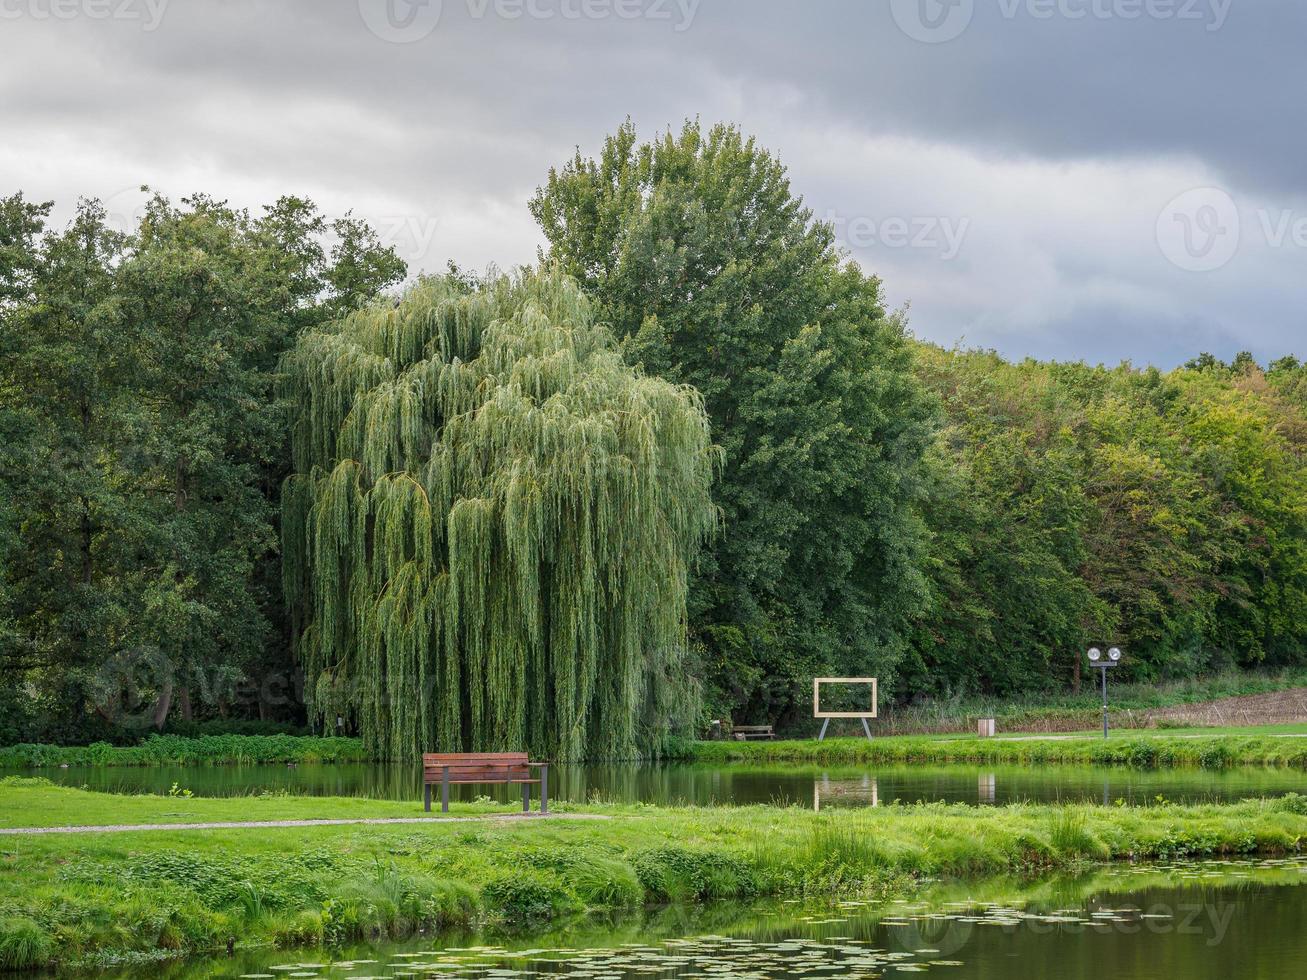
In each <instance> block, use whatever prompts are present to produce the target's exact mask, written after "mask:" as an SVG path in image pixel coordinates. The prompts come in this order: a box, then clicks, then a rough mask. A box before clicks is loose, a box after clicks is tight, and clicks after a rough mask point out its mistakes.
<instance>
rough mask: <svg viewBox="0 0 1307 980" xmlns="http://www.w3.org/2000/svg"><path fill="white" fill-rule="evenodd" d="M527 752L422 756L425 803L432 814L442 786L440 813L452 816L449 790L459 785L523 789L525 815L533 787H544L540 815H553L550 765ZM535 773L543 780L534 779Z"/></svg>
mask: <svg viewBox="0 0 1307 980" xmlns="http://www.w3.org/2000/svg"><path fill="white" fill-rule="evenodd" d="M530 758H531V757H530V756H529V755H527V754H526V753H525V752H427V753H425V754H424V755H423V756H422V802H423V806H424V808H425V809H426V811H427V812H428V813H430V812H431V787H432V786H434V785H437V784H439V786H440V811H441V812H442V813H448V812H449V787H450V786H452V785H456V784H459V783H463V784H467V783H487V784H505V783H511V784H514V785H517V784H520V785H521V786H522V812H523V813H527V812H529V811H530V810H531V786H532V784H533V783H539V784H540V812H541V813H548V812H549V764H548V763H547V762H531V761H530ZM532 770H537V771H539V773H540V777H539V778H538V779H537V778H533V777H532V775H531V773H532Z"/></svg>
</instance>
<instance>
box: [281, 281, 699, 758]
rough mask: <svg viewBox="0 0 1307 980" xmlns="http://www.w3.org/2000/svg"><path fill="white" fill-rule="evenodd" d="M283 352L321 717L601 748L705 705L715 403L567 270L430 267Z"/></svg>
mask: <svg viewBox="0 0 1307 980" xmlns="http://www.w3.org/2000/svg"><path fill="white" fill-rule="evenodd" d="M283 367H284V369H285V373H286V376H287V378H288V383H289V385H290V388H291V390H290V394H291V397H292V399H293V401H294V404H295V405H296V418H295V424H294V429H293V448H294V461H295V466H294V469H295V473H294V475H292V476H291V477H290V478H289V479H288V480H287V481H286V484H285V486H284V488H283V498H282V510H283V537H284V542H283V544H284V569H285V571H284V579H285V581H284V585H285V589H286V594H287V598H288V601H289V603H290V606H291V610H292V615H293V619H294V625H295V629H296V634H297V640H296V650H297V654H298V656H299V658H300V660H301V662H302V664H303V666H304V670H305V676H306V678H307V680H308V685H307V687H308V690H307V699H308V701H309V706H310V710H311V711H312V712H313V713H314V715H315V717H316V718H317V719H319V721H322V722H326V723H327V724H330V725H334V722H335V718H336V717H337V715H338V714H340V715H344V716H345V717H347V718H350V719H351V720H352V721H353V722H354V723H355V724H356V725H357V728H358V730H359V731H360V733H361V734H362V736H363V738H364V739H365V741H366V742H367V744H368V746H369V748H370V749H371V750H373V751H375V752H376V753H378V755H379V756H381V757H385V758H411V757H413V756H415V755H416V754H417V753H420V752H422V751H424V750H428V751H429V750H433V749H436V748H439V749H443V750H446V751H462V750H487V751H489V750H496V749H501V750H510V749H511V750H518V749H523V748H529V749H530V751H532V752H535V753H543V754H545V755H547V756H549V757H553V758H565V759H580V758H630V757H632V756H633V755H636V754H639V753H646V752H649V751H651V750H653V749H656V746H657V743H658V740H659V739H660V738H661V737H662V736H663V735H664V734H665V733H666V732H667V731H668V730H669V727H670V726H671V725H672V724H673V722H674V721H675V720H677V719H680V720H683V721H688V720H690V719H689V713H690V712H691V711H692V708H693V688H692V684H691V682H689V681H688V680H687V678H686V671H685V662H684V657H685V597H686V575H687V571H688V565H689V562H690V561H691V560H692V558H693V556H694V554H695V552H696V550H697V549H698V547H699V545H700V543H701V541H702V540H703V538H704V537H705V536H706V535H707V534H709V533H710V532H711V530H712V526H713V523H714V521H715V510H714V508H713V506H712V503H711V500H710V497H709V486H710V482H711V478H712V469H713V465H714V450H713V448H712V446H711V443H710V439H709V431H708V421H707V417H706V416H705V414H704V411H703V407H702V404H701V402H700V399H699V396H698V395H697V394H696V393H695V392H694V390H693V389H690V388H684V387H677V386H675V385H672V384H669V383H668V382H665V381H662V380H659V379H656V378H651V377H646V376H644V375H643V374H642V373H641V372H640V371H638V370H636V369H634V368H632V367H630V366H628V365H627V364H625V363H624V362H623V360H622V358H621V356H620V354H619V353H618V352H617V351H616V349H615V348H614V346H613V345H612V343H611V338H610V335H609V334H608V332H607V330H605V329H604V328H603V327H601V326H599V325H597V324H595V323H594V322H593V319H592V316H591V313H590V310H589V307H588V305H587V303H586V300H585V298H584V297H583V296H582V295H581V293H580V291H579V290H578V288H577V287H576V286H575V284H574V283H573V282H572V281H571V280H570V279H568V278H566V277H565V276H562V275H561V274H559V273H557V272H555V271H550V270H544V271H540V272H534V273H522V274H519V275H517V276H514V277H508V276H500V277H494V278H492V279H491V280H489V281H488V282H487V283H486V284H485V285H484V286H483V287H481V288H480V289H478V290H477V291H475V292H472V293H470V294H469V293H468V292H467V291H466V288H465V286H463V285H462V284H460V283H458V282H456V281H453V280H449V279H440V278H437V279H431V280H426V281H423V282H422V283H420V284H419V285H417V286H415V287H413V288H412V289H411V290H409V291H408V292H407V293H406V295H405V296H404V297H403V299H402V300H401V301H400V302H399V303H398V304H390V303H387V304H379V305H374V306H371V307H369V308H366V309H362V310H360V311H358V312H355V313H352V314H351V315H349V316H347V317H345V318H344V319H342V320H340V321H338V322H336V323H334V324H332V325H330V326H328V327H327V328H325V329H320V330H317V331H314V332H312V333H309V334H307V335H305V336H304V337H303V338H302V339H301V341H300V342H299V343H298V344H297V346H296V347H295V349H294V350H293V351H291V352H290V353H289V354H288V355H287V357H286V359H285V362H284V365H283Z"/></svg>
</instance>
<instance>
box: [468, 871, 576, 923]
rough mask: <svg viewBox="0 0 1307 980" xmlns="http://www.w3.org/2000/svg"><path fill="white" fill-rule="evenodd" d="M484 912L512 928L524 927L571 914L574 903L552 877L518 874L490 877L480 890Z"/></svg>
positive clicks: (525, 873)
mask: <svg viewBox="0 0 1307 980" xmlns="http://www.w3.org/2000/svg"><path fill="white" fill-rule="evenodd" d="M481 898H482V902H483V903H484V905H485V907H486V911H488V912H490V913H492V914H494V915H496V916H498V917H500V918H502V919H503V920H504V921H505V922H507V923H510V924H512V925H515V926H518V925H526V924H530V923H535V922H541V921H543V920H547V919H552V918H555V917H557V916H559V915H561V914H563V913H564V912H571V911H574V910H575V908H576V900H575V899H574V898H573V897H572V896H571V895H570V894H568V892H567V890H566V889H565V888H564V887H563V883H562V882H561V881H559V880H558V878H557V877H555V876H553V875H546V874H543V873H541V872H538V871H517V872H512V873H509V874H504V875H500V876H499V877H496V878H492V879H491V880H490V881H489V882H487V883H486V885H485V887H484V888H483V889H482V890H481Z"/></svg>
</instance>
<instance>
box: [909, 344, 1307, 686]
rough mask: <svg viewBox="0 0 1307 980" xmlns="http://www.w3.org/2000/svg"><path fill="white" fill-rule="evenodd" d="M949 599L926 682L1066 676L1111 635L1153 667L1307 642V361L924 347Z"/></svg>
mask: <svg viewBox="0 0 1307 980" xmlns="http://www.w3.org/2000/svg"><path fill="white" fill-rule="evenodd" d="M919 365H920V367H919V370H920V372H921V375H922V377H923V379H924V380H926V381H927V383H928V384H929V385H930V386H931V387H932V389H933V390H935V391H936V392H937V394H938V395H939V397H940V400H941V403H942V404H943V405H944V407H945V412H946V416H947V421H946V424H945V426H944V427H943V429H942V430H941V432H940V435H939V438H938V440H937V441H936V444H935V446H934V449H933V451H932V453H931V455H930V457H929V470H930V472H931V474H932V476H931V491H930V493H929V494H928V495H927V502H926V505H925V515H926V520H927V523H928V525H929V526H930V529H931V532H932V546H931V549H930V557H929V566H928V571H929V575H930V580H931V586H932V593H933V600H932V603H931V611H930V613H929V614H928V615H927V616H926V617H924V618H923V619H922V621H921V623H920V631H919V634H918V636H917V639H916V642H915V643H914V644H913V650H914V654H913V659H912V662H911V665H910V667H909V669H908V677H909V678H910V685H909V686H910V687H911V688H912V689H915V690H918V691H927V692H931V693H935V694H942V693H956V692H975V691H989V692H993V693H998V694H1004V693H1012V692H1017V691H1029V690H1047V689H1064V688H1065V687H1066V686H1068V685H1071V684H1074V683H1076V682H1077V681H1078V677H1079V666H1078V665H1079V664H1080V661H1081V658H1082V656H1083V651H1084V648H1085V646H1086V645H1087V644H1089V643H1092V642H1098V643H1103V642H1114V643H1118V644H1120V645H1122V646H1124V647H1125V648H1126V649H1127V651H1128V653H1129V658H1128V662H1127V667H1126V668H1125V669H1126V672H1127V674H1129V675H1132V676H1134V677H1136V678H1138V679H1141V680H1150V679H1158V678H1176V677H1185V676H1191V675H1193V674H1196V673H1201V672H1204V671H1209V670H1222V669H1227V668H1230V667H1243V668H1249V667H1255V666H1260V665H1263V664H1265V665H1284V664H1292V663H1302V662H1303V660H1304V656H1305V654H1307V628H1305V627H1304V623H1305V622H1307V620H1304V618H1303V616H1304V613H1307V551H1304V548H1307V472H1305V471H1304V459H1305V457H1304V448H1305V446H1307V428H1305V425H1304V423H1305V422H1307V416H1304V408H1307V402H1305V401H1304V399H1303V391H1304V387H1303V380H1302V379H1303V370H1302V368H1301V367H1300V366H1299V365H1298V364H1297V362H1296V361H1295V360H1293V359H1291V358H1290V359H1284V360H1282V361H1279V362H1277V363H1276V365H1275V366H1274V367H1273V368H1272V369H1271V370H1269V371H1266V372H1264V371H1263V370H1262V369H1261V368H1260V367H1258V365H1257V364H1256V363H1255V362H1254V361H1253V360H1252V359H1251V358H1250V357H1248V356H1246V355H1245V356H1243V357H1240V358H1236V360H1235V361H1234V362H1233V363H1232V364H1229V365H1226V364H1222V363H1221V362H1220V361H1218V360H1217V359H1216V358H1214V357H1212V356H1210V355H1206V356H1204V357H1201V358H1198V359H1195V361H1193V362H1190V364H1189V365H1187V366H1186V367H1184V368H1180V369H1177V370H1175V371H1172V372H1169V373H1162V372H1159V371H1157V370H1156V369H1153V368H1149V369H1147V370H1143V371H1140V370H1136V369H1134V368H1132V367H1130V366H1129V365H1122V366H1120V367H1117V368H1114V369H1107V368H1103V367H1090V366H1087V365H1084V364H1058V363H1041V362H1036V361H1023V362H1021V363H1017V364H1013V363H1008V362H1005V361H1003V360H1002V359H1000V358H999V357H997V356H995V355H993V354H988V353H983V352H951V353H950V352H945V351H942V350H939V349H937V348H932V347H926V346H923V347H921V348H920V354H919Z"/></svg>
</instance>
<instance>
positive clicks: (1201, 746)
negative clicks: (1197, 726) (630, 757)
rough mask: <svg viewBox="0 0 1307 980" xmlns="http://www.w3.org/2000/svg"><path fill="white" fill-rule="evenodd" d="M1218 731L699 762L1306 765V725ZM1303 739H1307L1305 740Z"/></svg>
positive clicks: (760, 748)
mask: <svg viewBox="0 0 1307 980" xmlns="http://www.w3.org/2000/svg"><path fill="white" fill-rule="evenodd" d="M1288 727H1289V728H1290V729H1293V730H1291V731H1288V732H1286V733H1284V734H1282V735H1276V734H1241V733H1240V732H1239V731H1238V730H1230V731H1228V732H1225V733H1217V734H1211V735H1204V734H1198V735H1191V734H1189V733H1184V734H1179V733H1176V734H1168V733H1158V734H1144V733H1142V732H1119V733H1117V734H1115V735H1113V736H1112V737H1111V738H1110V739H1103V738H1101V737H1098V736H1089V735H1087V736H1082V737H1074V736H1059V737H1050V738H1040V737H1038V736H1032V737H1024V736H1023V737H1020V738H974V737H961V738H959V737H937V738H932V737H929V736H910V735H907V736H897V737H891V738H875V739H872V740H871V741H868V740H867V739H865V738H831V739H827V740H825V741H823V742H818V741H816V740H815V739H807V740H803V741H778V742H765V741H756V742H734V741H725V742H695V743H694V744H693V747H692V757H693V758H694V760H695V761H697V762H715V763H731V762H820V763H849V764H853V763H861V764H867V765H875V764H897V763H917V762H919V763H950V762H959V763H980V764H984V763H995V764H1038V765H1096V766H1134V767H1137V768H1141V769H1164V768H1170V767H1191V768H1202V769H1226V768H1229V767H1231V766H1290V767H1293V768H1297V769H1307V730H1304V729H1303V727H1302V726H1288ZM1298 736H1303V737H1298Z"/></svg>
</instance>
